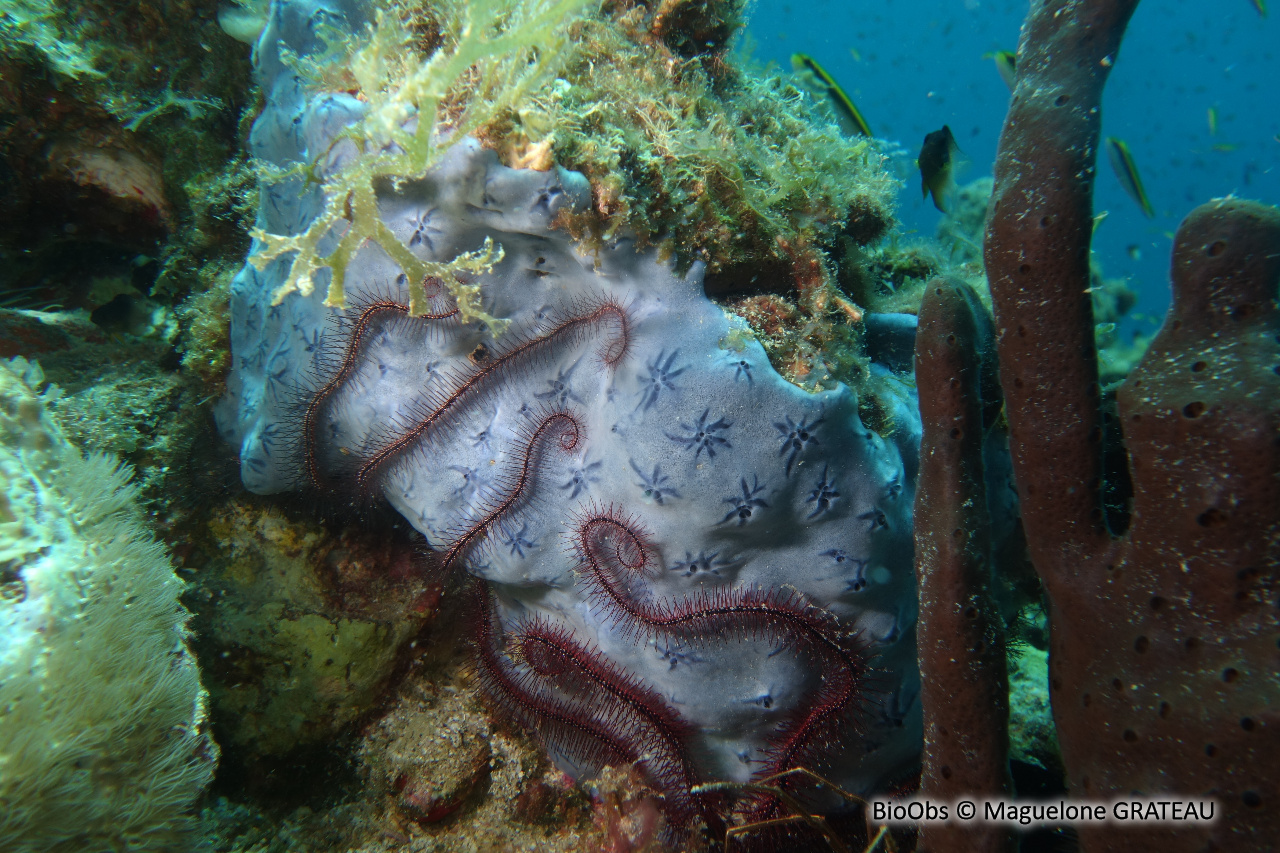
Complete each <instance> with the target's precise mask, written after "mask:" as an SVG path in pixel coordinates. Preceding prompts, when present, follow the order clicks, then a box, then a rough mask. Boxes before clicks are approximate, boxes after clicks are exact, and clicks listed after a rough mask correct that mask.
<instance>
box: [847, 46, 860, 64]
mask: <svg viewBox="0 0 1280 853" xmlns="http://www.w3.org/2000/svg"><path fill="white" fill-rule="evenodd" d="M849 55H850V56H852V57H853V61H854V62H861V61H862V54H860V53H858V49H857V48H856V47H851V48H849Z"/></svg>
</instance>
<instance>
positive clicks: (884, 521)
mask: <svg viewBox="0 0 1280 853" xmlns="http://www.w3.org/2000/svg"><path fill="white" fill-rule="evenodd" d="M858 521H866V522H870V524H871V527H870V532H871V533H875V532H876V531H877V530H887V529H888V527H889V518H888V517H887V516H886V515H885V514H884V510H882V509H880V508H879V507H872V508H871V509H869V510H867V511H866V512H864V513H863V514H862V515H860V516H858Z"/></svg>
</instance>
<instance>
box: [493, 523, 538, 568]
mask: <svg viewBox="0 0 1280 853" xmlns="http://www.w3.org/2000/svg"><path fill="white" fill-rule="evenodd" d="M528 536H529V523H528V522H525V523H524V524H521V525H520V531H519V532H518V533H512V532H511V531H510V530H508V529H507V528H506V526H505V525H502V524H499V525H498V538H499V539H501V540H502V544H503V545H506V546H507V548H509V549H510V550H511V556H513V557H519V558H520V559H524V557H525V551H526V550H533V549H534V548H537V547H538V543H537V542H536V541H534V540H531V539H529V538H528Z"/></svg>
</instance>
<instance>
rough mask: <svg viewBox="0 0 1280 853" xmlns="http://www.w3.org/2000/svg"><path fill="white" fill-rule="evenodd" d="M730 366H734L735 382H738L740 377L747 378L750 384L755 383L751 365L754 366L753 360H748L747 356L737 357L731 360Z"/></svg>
mask: <svg viewBox="0 0 1280 853" xmlns="http://www.w3.org/2000/svg"><path fill="white" fill-rule="evenodd" d="M729 366H730V367H732V368H733V381H734V382H737V381H739V380H740V379H744V378H745V379H746V380H747V384H748V385H754V384H755V382H754V381H752V379H751V367H752V364H751V362H749V361H747V360H746V359H745V358H736V359H734V360H733V361H730V362H729Z"/></svg>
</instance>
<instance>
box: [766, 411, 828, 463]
mask: <svg viewBox="0 0 1280 853" xmlns="http://www.w3.org/2000/svg"><path fill="white" fill-rule="evenodd" d="M784 417H785V418H786V423H779V422H777V421H774V424H773V428H774V429H776V430H777V431H778V432H779V434H781V435H782V449H781V450H779V451H778V455H779V456H786V457H787V464H786V472H787V476H788V477H790V476H791V466H792V465H794V464H795V461H796V457H798V456H799V455H800V454H801V453H802V452H803V451H804V449H805V448H806V447H808V446H809V445H810V444H821V442H820V441H818V437H817V436H816V435H814V433H813V431H814V428H815V427H817V426H818V424H820V423H822V421H823V420H824V418H823V416H822V415H818V419H817V420H816V421H814V422H813V423H809V419H808V418H807V417H805V418H801V419H800V423H796V422H795V421H793V420H791V416H790V415H785V416H784Z"/></svg>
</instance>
